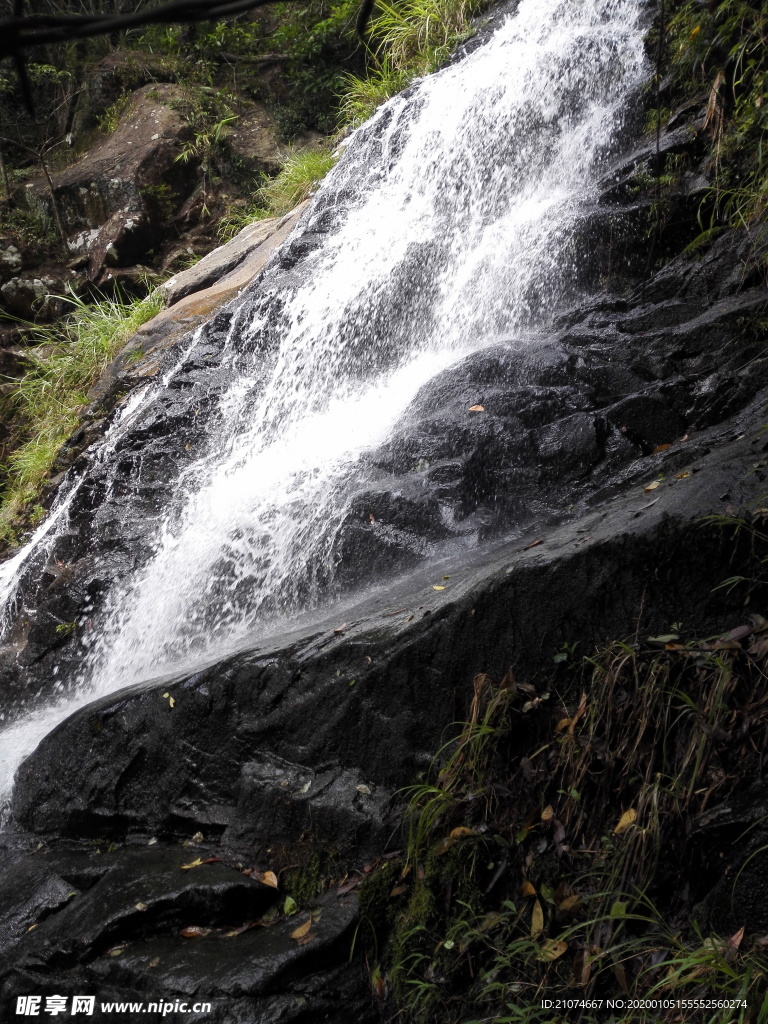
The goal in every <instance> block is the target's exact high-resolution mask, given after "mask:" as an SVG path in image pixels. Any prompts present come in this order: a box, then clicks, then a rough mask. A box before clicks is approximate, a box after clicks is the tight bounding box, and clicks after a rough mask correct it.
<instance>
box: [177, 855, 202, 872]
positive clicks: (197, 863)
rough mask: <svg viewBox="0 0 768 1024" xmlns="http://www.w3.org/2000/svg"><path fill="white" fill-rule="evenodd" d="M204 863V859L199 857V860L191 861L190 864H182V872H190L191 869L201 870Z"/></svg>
mask: <svg viewBox="0 0 768 1024" xmlns="http://www.w3.org/2000/svg"><path fill="white" fill-rule="evenodd" d="M202 863H203V858H202V857H198V858H197V860H191V861H190V862H189V864H182V865H181V870H182V871H189V869H190V868H199V867H200V865H201V864H202Z"/></svg>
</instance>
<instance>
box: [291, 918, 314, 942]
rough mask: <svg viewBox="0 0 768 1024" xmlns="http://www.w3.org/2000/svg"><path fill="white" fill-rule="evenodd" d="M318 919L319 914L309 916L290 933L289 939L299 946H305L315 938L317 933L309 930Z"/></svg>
mask: <svg viewBox="0 0 768 1024" xmlns="http://www.w3.org/2000/svg"><path fill="white" fill-rule="evenodd" d="M318 919H319V912H318V913H317V914H314V915H312V914H310V915H309V917H308V918H307V920H306V921H304V923H303V924H300V925H299V926H298V928H294V929H293V931H292V932H291V938H292V939H293V941H294V942H296V943H297V944H298V945H299V946H306V944H307V943H308V942H311V941H312V940H313V939H315V938H317V932H313V931H312V930H311V928H312V925H313V924H314V923H315V922H316V921H317V920H318Z"/></svg>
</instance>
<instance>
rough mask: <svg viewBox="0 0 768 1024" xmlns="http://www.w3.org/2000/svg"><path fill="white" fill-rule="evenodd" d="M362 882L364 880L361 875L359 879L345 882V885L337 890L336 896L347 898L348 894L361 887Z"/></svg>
mask: <svg viewBox="0 0 768 1024" xmlns="http://www.w3.org/2000/svg"><path fill="white" fill-rule="evenodd" d="M362 880H363V879H362V876H361V875H359V876H358V877H357V878H350V880H349V881H348V882H345V883H344V885H340V886H339V888H338V889H337V890H336V895H337V896H346V895H347V893H348V892H352V890H353V889H356V888H357V887H358V886H359V885H360V883H361V882H362Z"/></svg>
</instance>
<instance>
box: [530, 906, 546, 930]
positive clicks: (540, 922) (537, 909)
mask: <svg viewBox="0 0 768 1024" xmlns="http://www.w3.org/2000/svg"><path fill="white" fill-rule="evenodd" d="M543 931H544V911H543V910H542V907H541V902H540V900H536V902H535V903H534V904H533V911H532V913H531V938H532V939H536V938H538V937H539V935H541V933H542V932H543Z"/></svg>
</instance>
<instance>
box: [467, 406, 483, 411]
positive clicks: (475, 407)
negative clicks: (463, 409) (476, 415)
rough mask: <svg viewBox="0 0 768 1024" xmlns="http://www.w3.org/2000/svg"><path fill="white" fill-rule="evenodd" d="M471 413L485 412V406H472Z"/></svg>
mask: <svg viewBox="0 0 768 1024" xmlns="http://www.w3.org/2000/svg"><path fill="white" fill-rule="evenodd" d="M469 411H470V412H485V406H484V405H470V407H469Z"/></svg>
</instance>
